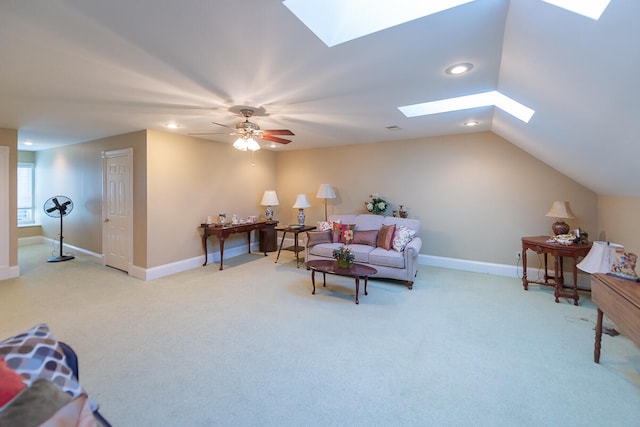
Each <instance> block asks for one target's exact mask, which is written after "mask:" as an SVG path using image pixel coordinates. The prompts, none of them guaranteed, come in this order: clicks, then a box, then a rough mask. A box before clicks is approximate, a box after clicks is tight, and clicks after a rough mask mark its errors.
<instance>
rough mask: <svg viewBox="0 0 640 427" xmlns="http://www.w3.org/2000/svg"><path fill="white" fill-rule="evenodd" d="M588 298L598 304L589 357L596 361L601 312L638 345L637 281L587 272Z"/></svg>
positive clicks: (639, 295)
mask: <svg viewBox="0 0 640 427" xmlns="http://www.w3.org/2000/svg"><path fill="white" fill-rule="evenodd" d="M591 300H592V301H593V303H594V304H595V305H596V307H598V320H597V322H596V340H595V345H594V350H593V361H594V362H596V363H600V345H601V342H602V316H603V314H606V315H607V317H608V318H609V319H611V321H612V322H613V323H615V325H616V327H617V328H618V329H620V331H621V332H622V333H623V334H624V335H625V336H627V337H629V339H630V340H631V341H633V342H634V343H635V344H636V345H637V346H640V284H638V283H636V282H633V281H631V280H625V279H619V278H617V277H614V276H609V275H606V274H601V273H596V274H594V275H592V276H591Z"/></svg>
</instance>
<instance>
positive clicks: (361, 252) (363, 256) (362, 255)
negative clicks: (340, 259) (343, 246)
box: [349, 244, 375, 263]
mask: <svg viewBox="0 0 640 427" xmlns="http://www.w3.org/2000/svg"><path fill="white" fill-rule="evenodd" d="M349 249H351V253H352V254H354V255H355V257H356V258H355V260H354V261H355V262H362V263H368V262H369V254H370V253H371V251H372V250H374V249H375V247H374V246H371V245H360V244H351V245H349Z"/></svg>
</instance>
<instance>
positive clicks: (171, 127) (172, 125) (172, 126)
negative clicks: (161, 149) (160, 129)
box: [165, 123, 180, 129]
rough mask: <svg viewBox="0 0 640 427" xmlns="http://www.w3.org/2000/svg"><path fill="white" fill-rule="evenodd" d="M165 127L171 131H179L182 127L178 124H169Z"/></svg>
mask: <svg viewBox="0 0 640 427" xmlns="http://www.w3.org/2000/svg"><path fill="white" fill-rule="evenodd" d="M165 127H167V128H169V129H178V128H179V127H180V125H179V124H176V123H167V124H166V125H165Z"/></svg>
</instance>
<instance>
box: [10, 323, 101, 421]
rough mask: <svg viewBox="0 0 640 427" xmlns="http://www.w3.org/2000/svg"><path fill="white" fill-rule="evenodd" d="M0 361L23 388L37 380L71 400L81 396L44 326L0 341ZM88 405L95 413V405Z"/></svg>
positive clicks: (60, 351) (60, 353) (77, 383)
mask: <svg viewBox="0 0 640 427" xmlns="http://www.w3.org/2000/svg"><path fill="white" fill-rule="evenodd" d="M0 357H3V358H4V359H5V360H6V361H7V365H8V366H9V367H10V368H12V369H14V370H15V371H16V372H17V373H19V374H20V375H21V376H22V378H24V382H25V383H26V384H27V386H30V385H31V384H32V383H33V382H34V381H35V380H37V379H38V378H44V379H47V380H49V381H51V382H53V383H54V384H56V385H57V386H58V387H60V389H62V391H64V392H66V393H68V394H70V395H71V396H72V397H74V398H75V397H78V396H80V395H81V394H85V391H84V389H83V388H82V386H80V383H79V382H78V379H77V378H76V377H75V375H74V374H73V371H72V370H71V368H70V367H69V365H68V364H67V363H66V359H65V356H64V352H63V351H62V347H61V346H60V344H59V342H58V340H56V338H55V337H54V336H53V334H52V333H51V331H50V330H49V326H48V325H47V324H46V323H42V324H39V325H36V326H34V327H33V328H31V329H29V330H28V331H26V332H23V333H21V334H18V335H15V336H13V337H11V338H7V339H6V340H4V341H0ZM91 404H92V405H91V406H92V408H93V409H97V404H95V402H93V401H91Z"/></svg>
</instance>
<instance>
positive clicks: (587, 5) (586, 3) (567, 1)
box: [542, 0, 637, 21]
mask: <svg viewBox="0 0 640 427" xmlns="http://www.w3.org/2000/svg"><path fill="white" fill-rule="evenodd" d="M542 1H544V2H546V3H549V4H552V5H554V6H558V7H561V8H563V9H566V10H568V11H570V12H573V13H577V14H578V15H582V16H586V17H587V18H591V19H594V20H596V21H597V20H598V19H600V16H602V14H603V13H604V10H605V9H606V8H607V6H609V3H610V2H611V0H542ZM635 1H637V0H635Z"/></svg>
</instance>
